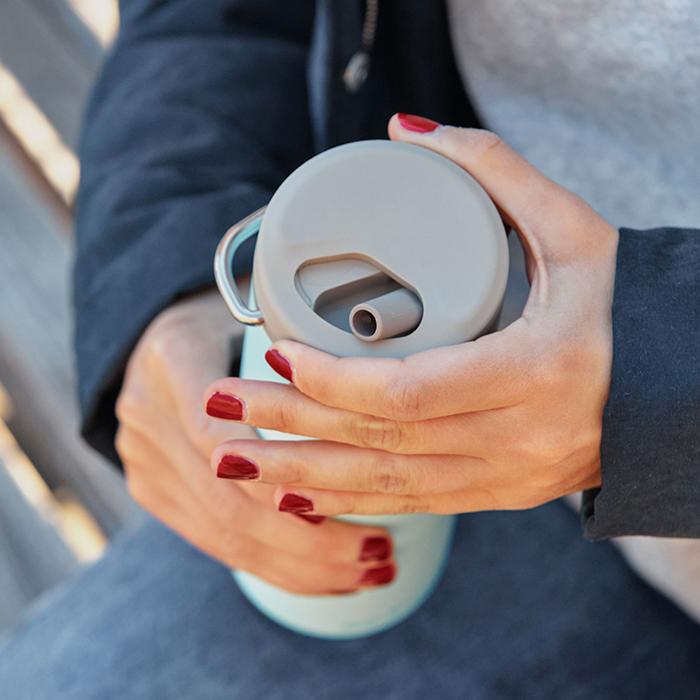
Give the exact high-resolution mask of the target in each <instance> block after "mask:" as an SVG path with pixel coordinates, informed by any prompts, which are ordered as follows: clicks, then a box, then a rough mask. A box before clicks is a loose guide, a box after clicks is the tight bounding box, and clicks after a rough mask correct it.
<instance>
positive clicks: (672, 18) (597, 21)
mask: <svg viewBox="0 0 700 700" xmlns="http://www.w3.org/2000/svg"><path fill="white" fill-rule="evenodd" d="M448 8H449V16H450V31H451V34H452V42H453V46H454V50H455V55H456V58H457V64H458V68H459V69H460V73H461V75H462V79H463V81H464V83H465V87H467V89H468V92H469V94H470V96H471V97H472V100H473V102H474V104H475V106H476V108H477V110H478V111H479V112H480V114H481V118H482V120H483V121H484V123H485V124H486V125H487V126H488V127H489V128H490V129H492V130H493V131H495V132H497V133H498V134H500V135H501V136H502V137H503V138H504V139H505V140H506V141H507V142H508V143H510V144H511V145H512V146H514V147H515V148H516V149H517V150H518V151H519V152H520V153H522V154H523V155H524V156H525V157H526V158H527V159H528V160H530V161H531V162H532V163H534V164H535V165H536V166H537V167H538V168H540V169H541V170H542V171H543V172H544V173H545V174H546V175H548V176H549V177H550V178H552V179H553V180H555V181H556V182H558V183H560V184H562V185H564V186H565V187H567V188H569V189H570V190H572V191H574V192H576V193H577V194H579V195H580V196H582V197H583V198H584V199H586V200H587V201H588V202H589V203H590V204H592V205H593V206H594V207H595V208H596V209H597V210H598V211H599V212H600V213H601V214H602V215H603V216H604V217H605V218H606V219H607V220H608V221H610V222H611V223H612V224H614V225H616V226H620V225H623V224H624V225H627V226H636V227H640V228H651V227H655V226H659V225H662V224H664V225H669V224H670V225H675V226H692V225H697V223H698V221H700V165H699V163H700V89H699V88H700V40H699V39H698V37H700V2H697V1H696V2H692V1H688V0H642V1H639V0H610V1H609V2H605V3H601V2H593V1H592V0H566V1H564V0H560V1H559V2H554V1H553V0H448ZM693 10H694V11H693ZM518 253H519V251H517V250H515V251H514V254H515V255H517V254H518ZM525 284H526V283H525V280H524V275H523V273H522V267H519V268H518V267H516V268H515V269H514V272H513V274H512V275H511V279H510V286H509V298H508V300H507V305H506V310H507V311H508V312H509V316H510V317H511V318H512V317H513V316H515V315H516V313H517V310H518V306H519V304H520V303H521V302H522V293H523V291H522V290H523V287H524V285H525ZM616 543H617V544H618V545H619V546H620V548H621V549H622V551H623V553H624V554H625V556H626V557H627V559H628V561H629V562H630V563H631V564H632V565H633V566H634V567H635V568H636V569H637V571H638V572H639V573H640V574H641V575H643V576H644V577H645V578H646V579H647V580H648V581H649V582H651V583H652V584H653V585H655V586H656V587H657V588H659V589H660V590H661V591H662V592H664V593H666V595H668V596H669V597H670V598H672V599H673V600H675V602H676V603H678V604H679V605H680V606H681V607H683V608H684V609H685V610H686V611H687V612H688V613H689V614H691V615H692V616H693V617H695V619H697V620H700V540H694V539H657V538H646V537H626V538H620V539H618V540H616Z"/></svg>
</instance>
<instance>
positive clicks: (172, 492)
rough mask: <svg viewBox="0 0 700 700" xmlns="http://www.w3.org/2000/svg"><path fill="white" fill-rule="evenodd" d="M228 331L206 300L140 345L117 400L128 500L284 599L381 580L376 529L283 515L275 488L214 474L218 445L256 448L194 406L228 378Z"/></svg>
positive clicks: (386, 576) (387, 574)
mask: <svg viewBox="0 0 700 700" xmlns="http://www.w3.org/2000/svg"><path fill="white" fill-rule="evenodd" d="M233 324H234V321H233V319H232V318H231V317H230V315H229V314H228V312H227V311H226V309H225V307H224V305H223V302H222V301H221V300H220V298H219V296H218V294H216V293H214V292H210V293H206V294H202V295H200V296H197V297H193V298H190V299H187V300H185V301H182V302H180V303H178V304H176V305H174V306H172V307H171V308H170V309H168V310H166V311H165V312H163V313H162V314H161V315H160V316H159V317H158V318H156V319H155V320H154V321H153V323H152V324H151V325H150V326H149V328H148V329H147V331H146V332H145V334H144V335H143V337H142V338H141V340H140V342H139V344H138V346H137V347H136V349H135V350H134V353H133V355H132V356H131V359H130V361H129V365H128V368H127V373H126V378H125V381H124V387H123V389H122V392H121V395H120V397H119V400H118V403H117V414H118V417H119V421H120V427H119V432H118V434H117V449H118V451H119V454H120V456H121V458H122V460H123V462H124V468H125V471H126V476H127V482H128V486H129V490H130V492H131V494H132V496H133V497H134V499H135V500H136V501H137V502H138V503H139V504H140V505H142V506H143V507H144V508H146V509H147V510H149V511H150V512H151V513H152V514H153V515H154V516H155V517H157V518H158V519H159V520H161V521H163V522H164V523H165V524H166V525H168V526H169V527H171V528H172V529H173V530H175V531H176V532H178V533H179V534H180V535H182V537H184V538H185V539H186V540H188V541H189V542H191V543H192V544H193V545H195V546H196V547H198V548H200V549H202V550H203V551H205V552H206V553H207V554H209V555H211V556H213V557H214V558H216V559H218V560H219V561H221V562H223V563H224V564H227V565H228V566H232V567H236V568H238V569H244V570H246V571H250V572H252V573H254V574H257V575H258V576H260V577H262V578H264V579H265V580H267V581H269V582H270V583H273V584H275V585H277V586H281V587H283V588H285V589H287V590H290V591H294V592H297V593H315V594H324V593H333V592H349V591H353V590H356V589H358V588H360V587H364V586H370V585H377V584H380V583H387V582H388V581H389V580H390V579H391V577H392V576H393V571H394V568H393V563H392V561H391V542H390V541H389V539H388V536H387V533H386V532H385V531H384V530H383V529H380V528H372V527H360V526H357V525H350V524H348V523H341V522H337V521H334V520H321V522H319V520H320V519H319V518H314V517H313V516H312V517H311V518H309V519H302V518H299V517H293V516H290V515H288V514H285V513H279V512H278V511H277V510H276V508H275V506H274V503H273V491H274V487H271V486H266V485H265V484H259V483H255V484H253V483H234V482H232V481H224V480H221V479H216V478H215V477H214V476H213V475H212V473H211V471H210V470H209V466H208V462H209V457H210V454H211V451H212V450H213V449H214V447H215V446H216V445H218V444H219V443H221V442H222V441H223V440H227V439H230V438H234V437H238V438H246V439H247V442H246V444H252V443H253V442H254V440H253V438H254V433H253V431H252V429H251V428H249V427H247V426H243V425H239V426H231V425H230V424H226V423H223V422H221V421H217V420H214V419H212V418H209V417H208V416H207V415H206V414H205V413H204V412H203V411H202V407H201V401H200V399H201V395H202V392H203V391H204V389H205V387H206V386H207V384H209V383H210V382H211V381H212V380H213V379H214V378H215V377H221V376H222V375H225V374H226V373H227V371H228V367H229V361H230V357H229V356H230V341H231V337H232V335H233V332H232V328H233V327H234V326H233ZM238 332H240V331H238ZM378 562H379V563H378Z"/></svg>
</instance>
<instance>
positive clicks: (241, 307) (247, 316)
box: [214, 206, 267, 326]
mask: <svg viewBox="0 0 700 700" xmlns="http://www.w3.org/2000/svg"><path fill="white" fill-rule="evenodd" d="M265 209H267V206H264V207H260V209H258V210H257V211H254V212H253V213H252V214H250V215H249V216H246V218H245V219H243V220H242V221H239V222H238V223H237V224H235V226H232V227H231V228H230V229H229V230H228V231H227V232H226V234H225V235H224V237H223V238H222V239H221V241H220V242H219V245H218V246H217V248H216V255H215V256H214V278H215V279H216V285H217V287H218V288H219V291H220V292H221V296H222V297H223V298H224V301H225V302H226V306H227V307H228V310H229V311H230V312H231V313H232V314H233V317H234V318H235V319H236V320H237V321H240V322H241V323H245V324H246V325H247V326H259V325H260V324H261V323H263V321H264V319H263V315H262V312H261V311H260V310H259V309H250V308H248V307H247V306H246V305H245V303H244V302H243V299H241V294H240V291H239V290H238V285H237V284H236V280H235V279H234V278H233V260H234V258H235V257H236V253H237V252H238V249H239V248H240V247H241V246H242V245H243V244H244V243H245V242H246V241H247V240H248V239H249V238H252V237H253V236H257V235H258V231H260V223H261V221H262V217H263V214H264V213H265Z"/></svg>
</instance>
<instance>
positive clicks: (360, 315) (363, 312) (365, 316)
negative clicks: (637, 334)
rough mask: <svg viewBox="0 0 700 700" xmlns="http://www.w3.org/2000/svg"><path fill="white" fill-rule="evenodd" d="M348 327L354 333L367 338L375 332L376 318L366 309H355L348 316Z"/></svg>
mask: <svg viewBox="0 0 700 700" xmlns="http://www.w3.org/2000/svg"><path fill="white" fill-rule="evenodd" d="M350 327H351V328H352V330H353V331H354V333H355V335H361V336H362V337H363V338H367V339H368V340H369V339H370V338H371V337H372V336H373V335H375V333H376V332H377V319H376V317H375V315H374V314H373V313H372V312H371V311H369V310H368V309H357V310H356V311H355V313H354V314H352V316H351V317H350Z"/></svg>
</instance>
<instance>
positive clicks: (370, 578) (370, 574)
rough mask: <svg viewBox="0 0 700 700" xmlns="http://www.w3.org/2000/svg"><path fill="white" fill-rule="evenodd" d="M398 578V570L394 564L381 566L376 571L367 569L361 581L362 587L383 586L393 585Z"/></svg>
mask: <svg viewBox="0 0 700 700" xmlns="http://www.w3.org/2000/svg"><path fill="white" fill-rule="evenodd" d="M394 576H396V568H395V567H394V565H393V564H387V565H386V566H380V567H378V568H376V569H367V571H365V573H364V574H363V575H362V578H361V579H360V585H362V586H383V585H385V584H387V583H391V582H392V581H393V580H394Z"/></svg>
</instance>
